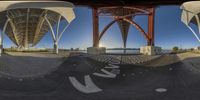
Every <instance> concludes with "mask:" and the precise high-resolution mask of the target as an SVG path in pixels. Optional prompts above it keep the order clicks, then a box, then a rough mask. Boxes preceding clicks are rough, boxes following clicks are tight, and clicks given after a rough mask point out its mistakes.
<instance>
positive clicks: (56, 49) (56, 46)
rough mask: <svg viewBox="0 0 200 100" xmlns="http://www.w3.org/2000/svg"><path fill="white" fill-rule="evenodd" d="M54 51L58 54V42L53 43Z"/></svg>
mask: <svg viewBox="0 0 200 100" xmlns="http://www.w3.org/2000/svg"><path fill="white" fill-rule="evenodd" d="M54 53H55V54H58V44H57V43H54Z"/></svg>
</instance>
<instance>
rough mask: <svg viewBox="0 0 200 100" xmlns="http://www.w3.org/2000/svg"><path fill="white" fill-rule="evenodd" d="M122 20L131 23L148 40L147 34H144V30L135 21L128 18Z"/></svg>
mask: <svg viewBox="0 0 200 100" xmlns="http://www.w3.org/2000/svg"><path fill="white" fill-rule="evenodd" d="M123 20H124V21H126V22H128V23H130V24H131V25H133V26H134V27H135V28H137V29H138V30H139V31H140V32H141V33H142V34H143V35H144V37H145V39H146V40H147V41H148V40H149V36H148V35H147V34H146V32H145V31H144V30H143V29H142V28H141V27H140V26H139V25H138V24H137V23H135V22H134V21H133V20H131V19H128V18H124V19H123Z"/></svg>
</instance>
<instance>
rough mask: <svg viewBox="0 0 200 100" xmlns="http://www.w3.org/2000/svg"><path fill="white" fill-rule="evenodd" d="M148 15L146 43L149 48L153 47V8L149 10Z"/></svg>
mask: <svg viewBox="0 0 200 100" xmlns="http://www.w3.org/2000/svg"><path fill="white" fill-rule="evenodd" d="M149 11H150V14H149V15H148V37H149V38H150V39H149V40H148V42H147V44H148V45H149V46H154V16H155V8H150V9H149Z"/></svg>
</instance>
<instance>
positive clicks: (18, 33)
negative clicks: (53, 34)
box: [0, 8, 59, 48]
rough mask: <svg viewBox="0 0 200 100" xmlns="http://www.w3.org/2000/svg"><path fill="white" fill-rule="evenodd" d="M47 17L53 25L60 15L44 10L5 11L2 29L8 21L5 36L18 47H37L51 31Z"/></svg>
mask: <svg viewBox="0 0 200 100" xmlns="http://www.w3.org/2000/svg"><path fill="white" fill-rule="evenodd" d="M5 15H6V16H5ZM45 16H46V17H47V18H48V19H49V21H50V23H51V25H54V24H56V22H57V20H58V18H59V14H57V13H55V12H52V11H47V10H44V9H28V8H27V9H12V10H8V11H4V12H2V13H0V17H1V20H0V28H1V29H3V27H4V25H5V23H6V21H7V19H8V24H7V27H6V30H5V34H7V36H8V37H9V38H10V39H11V40H12V42H13V43H15V44H16V45H17V46H18V47H23V48H28V47H29V46H35V45H36V44H37V43H38V42H39V41H40V40H41V39H42V37H43V36H44V35H45V34H46V33H47V32H48V31H49V25H48V23H47V21H46V20H45Z"/></svg>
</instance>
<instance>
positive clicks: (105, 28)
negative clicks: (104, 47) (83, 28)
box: [99, 19, 118, 41]
mask: <svg viewBox="0 0 200 100" xmlns="http://www.w3.org/2000/svg"><path fill="white" fill-rule="evenodd" d="M116 21H118V19H116V20H113V21H111V22H110V23H109V24H108V25H107V26H106V27H104V29H103V31H102V32H101V33H100V36H99V41H100V40H101V38H102V36H103V35H104V34H105V32H106V31H107V30H108V29H109V28H110V27H111V26H112V25H113V24H114V23H115V22H116Z"/></svg>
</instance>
